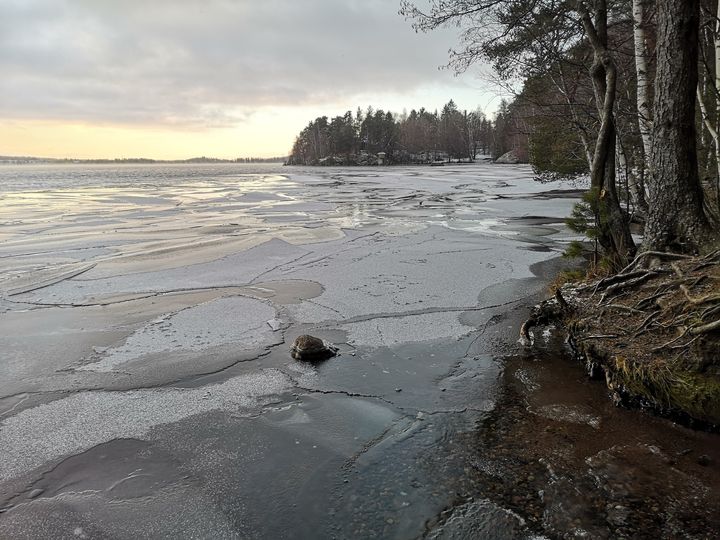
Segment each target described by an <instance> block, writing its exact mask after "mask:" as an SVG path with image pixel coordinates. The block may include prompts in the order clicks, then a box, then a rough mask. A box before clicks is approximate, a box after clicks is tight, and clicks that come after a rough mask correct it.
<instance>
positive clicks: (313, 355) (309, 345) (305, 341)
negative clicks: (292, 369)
mask: <svg viewBox="0 0 720 540" xmlns="http://www.w3.org/2000/svg"><path fill="white" fill-rule="evenodd" d="M337 352H338V348H337V347H335V346H334V345H332V344H331V343H328V342H327V341H325V340H323V339H320V338H317V337H315V336H309V335H307V334H303V335H302V336H298V337H297V338H295V341H294V342H293V344H292V347H290V355H291V356H292V357H293V358H295V359H296V360H305V361H308V362H313V361H318V360H325V359H327V358H330V357H333V356H335V355H336V354H337Z"/></svg>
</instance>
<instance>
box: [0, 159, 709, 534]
mask: <svg viewBox="0 0 720 540" xmlns="http://www.w3.org/2000/svg"><path fill="white" fill-rule="evenodd" d="M581 187H582V186H576V185H572V184H568V183H561V182H555V183H552V184H540V183H538V182H535V181H533V178H532V174H531V171H530V170H529V168H528V167H526V166H507V165H506V166H497V165H492V164H476V165H462V166H461V165H454V166H445V167H424V168H423V167H392V168H367V169H364V168H351V169H350V168H348V169H342V168H288V167H281V166H276V165H193V166H188V165H182V166H180V165H151V166H137V167H135V166H119V167H112V166H80V165H77V166H75V165H63V166H39V165H38V166H3V167H0V224H1V227H0V270H1V272H0V323H1V325H2V329H3V331H2V335H0V351H3V352H2V360H0V448H2V450H3V459H2V460H0V509H2V513H0V536H2V537H8V538H39V537H46V538H78V537H80V538H110V537H112V538H145V537H148V538H158V537H162V538H191V537H192V538H291V537H292V538H333V537H337V538H347V537H376V538H415V537H418V536H422V535H426V536H428V537H456V538H464V537H475V538H483V537H487V538H524V537H527V538H530V537H532V535H533V534H535V532H536V531H537V530H538V527H539V525H538V524H537V523H533V522H529V521H528V520H527V519H524V518H522V517H521V516H520V515H519V514H518V513H517V512H516V511H514V509H513V507H512V506H511V505H510V506H508V505H503V504H500V502H498V500H493V499H492V497H489V496H488V497H486V496H485V495H483V494H482V493H479V492H478V490H479V489H480V488H479V487H478V486H479V485H480V484H478V483H477V482H479V480H478V481H477V482H476V483H474V484H473V483H471V484H472V486H474V487H472V488H471V487H468V486H469V485H470V484H468V483H467V482H468V480H467V479H468V478H470V477H472V474H471V473H470V472H469V470H470V469H473V468H477V470H480V471H484V472H483V474H490V473H488V472H487V471H488V470H489V467H490V468H491V466H492V467H495V466H496V464H491V463H490V462H489V461H488V462H487V463H486V462H483V456H482V455H478V448H477V447H476V445H475V444H474V443H473V444H468V443H467V438H468V437H470V436H472V435H473V434H477V433H478V431H477V429H478V425H480V424H481V423H483V422H487V421H488V419H489V418H494V416H493V415H497V414H498V403H503V399H505V398H506V396H507V392H506V386H507V383H506V381H505V379H506V378H507V377H508V376H509V375H507V370H505V369H504V365H505V364H504V363H503V361H502V358H503V356H506V355H509V354H510V355H512V354H517V353H518V350H519V346H518V345H517V344H515V339H516V334H517V327H518V322H519V321H521V320H522V318H523V317H524V316H525V314H526V313H527V306H528V304H529V303H530V302H532V301H533V300H534V299H536V298H538V296H539V295H542V294H545V291H546V284H547V281H548V279H549V278H551V277H552V275H553V272H554V270H555V269H556V268H557V267H558V265H559V263H558V260H557V258H558V255H559V254H560V253H561V252H562V250H563V248H564V246H565V244H566V243H567V241H568V240H569V239H570V238H571V236H570V234H569V233H568V232H567V231H566V230H565V228H564V226H563V224H562V223H563V219H564V217H565V216H567V215H568V214H569V213H570V210H571V207H572V205H573V203H574V202H576V201H577V199H578V197H579V191H578V189H579V188H581ZM302 333H311V334H313V335H317V336H319V337H322V338H324V339H327V340H329V341H331V342H333V343H334V344H336V345H337V346H338V347H339V348H340V353H341V354H340V356H338V357H336V358H333V359H330V360H328V361H326V362H324V363H323V364H321V365H317V366H311V365H307V364H302V363H299V362H296V361H294V360H292V359H291V358H290V355H289V353H288V349H289V345H290V343H292V341H293V339H294V338H295V337H296V336H297V335H300V334H302ZM516 375H517V376H516ZM512 377H515V378H514V379H513V380H516V381H521V382H523V384H525V383H527V384H526V385H525V386H526V387H527V388H530V389H531V388H533V386H532V385H533V384H535V383H533V380H534V379H535V378H538V377H540V376H539V375H538V374H537V373H536V374H533V372H532V369H526V368H523V367H522V366H521V368H519V369H518V371H517V374H516V373H515V371H513V375H512ZM596 397H597V396H595V398H596ZM595 398H593V399H595ZM553 399H556V400H560V401H562V399H564V398H563V397H561V396H557V397H556V398H553ZM587 399H590V398H587ZM587 399H586V398H581V399H580V401H583V400H585V402H584V403H583V404H582V407H585V408H584V409H583V408H582V407H581V406H580V405H579V404H578V403H575V402H573V403H571V404H569V405H568V404H567V403H564V404H562V403H560V404H559V402H556V401H551V402H549V403H542V404H539V405H538V406H537V410H535V409H533V410H535V412H533V414H535V415H536V416H537V417H542V418H545V419H548V421H553V422H559V423H563V422H564V423H568V422H569V423H570V424H571V425H579V426H580V427H577V428H576V429H580V430H582V429H584V430H589V433H594V432H595V431H596V430H597V426H598V425H600V424H599V422H600V420H598V417H600V418H603V419H604V418H605V416H603V415H614V414H617V413H612V412H607V411H605V412H603V413H598V412H597V411H595V412H593V411H592V410H591V411H590V412H587V410H586V409H587ZM548 407H549V408H548ZM563 407H565V408H563ZM568 407H569V409H568ZM578 407H579V408H578ZM603 410H604V409H603ZM538 411H539V412H538ZM548 411H549V412H548ZM523 414H524V413H523ZM628 414H631V413H628ZM613 418H614V417H613ZM623 421H625V420H623ZM584 433H585V432H583V434H581V435H578V436H579V437H585V434H584ZM652 436H653V435H652V433H651V434H649V435H648V437H650V438H652ZM698 437H700V438H699V439H698V444H705V443H704V439H702V437H701V436H698ZM463 440H465V441H466V442H462V441H463ZM708 444H709V443H708ZM595 451H597V450H595ZM639 459H644V458H642V457H641V458H639ZM497 474H500V475H503V474H504V473H503V471H502V470H501V471H499V472H498V473H497ZM483 485H484V484H483ZM473 490H475V491H473ZM561 506H562V505H561ZM555 511H556V513H557V514H558V515H560V514H562V513H563V511H564V510H562V508H561V507H559V508H556V510H555ZM549 515H550V517H551V518H552V517H553V514H552V511H550V514H549ZM459 516H464V517H463V518H462V519H460V517H459ZM458 520H459V521H458ZM553 523H554V522H551V523H550V524H549V525H547V530H549V531H553V530H565V529H562V528H559V529H553V527H560V526H557V525H553ZM468 524H472V529H471V530H472V531H473V532H472V534H471V533H469V532H468V531H467V530H466V529H464V528H463V527H466V526H468ZM572 526H573V527H576V528H577V527H578V526H577V525H572ZM568 527H570V526H568ZM534 531H535V532H534ZM488 535H489V536H488ZM493 535H494V536H493Z"/></svg>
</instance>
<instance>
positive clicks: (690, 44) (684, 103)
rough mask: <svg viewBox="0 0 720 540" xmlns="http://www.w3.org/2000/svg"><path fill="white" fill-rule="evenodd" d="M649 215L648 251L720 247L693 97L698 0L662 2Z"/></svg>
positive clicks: (696, 60) (646, 229) (694, 88)
mask: <svg viewBox="0 0 720 540" xmlns="http://www.w3.org/2000/svg"><path fill="white" fill-rule="evenodd" d="M657 6H658V17H657V18H658V28H657V74H656V76H655V104H654V108H653V118H654V121H653V148H652V152H651V161H650V164H651V175H652V181H651V183H650V185H649V188H650V213H649V214H648V220H647V224H646V226H645V242H644V245H643V249H644V250H652V251H666V250H673V251H678V252H683V253H693V252H697V251H701V250H702V249H703V248H705V247H710V246H712V245H714V244H716V243H717V242H718V231H717V229H716V228H713V227H711V225H710V223H709V221H708V219H707V217H706V215H705V212H704V209H703V191H702V186H701V184H700V177H699V175H698V162H697V145H696V139H695V138H696V135H697V134H696V131H695V98H696V91H697V83H698V66H697V62H698V30H699V28H698V26H699V11H700V2H699V0H683V1H681V2H678V1H677V0H658V2H657Z"/></svg>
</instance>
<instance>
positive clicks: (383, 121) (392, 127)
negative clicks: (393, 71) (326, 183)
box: [288, 100, 526, 165]
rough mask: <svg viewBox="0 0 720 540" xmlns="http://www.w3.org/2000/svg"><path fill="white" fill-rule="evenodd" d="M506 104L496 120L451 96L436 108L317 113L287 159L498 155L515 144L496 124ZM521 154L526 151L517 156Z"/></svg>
mask: <svg viewBox="0 0 720 540" xmlns="http://www.w3.org/2000/svg"><path fill="white" fill-rule="evenodd" d="M508 107H509V106H508V104H507V103H506V102H503V104H502V105H501V109H502V110H505V111H506V114H505V115H504V116H503V114H502V113H501V114H498V115H497V116H496V118H495V120H494V121H493V120H490V119H488V118H487V117H486V116H485V114H484V113H483V112H482V110H480V109H477V110H475V111H470V112H468V111H461V110H459V109H458V107H457V105H456V104H455V102H454V101H453V100H450V101H449V102H448V103H447V104H446V105H445V106H443V108H442V110H441V111H440V112H438V111H428V110H426V109H425V108H421V109H419V110H415V109H413V110H411V111H410V112H409V113H407V112H403V113H401V114H396V113H392V112H389V111H383V110H382V109H373V108H372V107H369V108H368V109H367V110H366V111H363V110H361V109H358V110H357V112H356V113H355V115H353V114H352V112H351V111H348V112H346V113H345V114H344V115H342V116H336V117H334V118H328V117H327V116H321V117H319V118H316V119H315V120H313V121H311V122H310V123H309V124H308V125H307V126H306V127H305V128H304V129H303V130H302V131H301V132H300V134H299V135H298V136H297V137H296V139H295V143H294V144H293V147H292V150H291V152H290V156H289V158H288V164H291V165H321V164H346V165H349V164H362V163H363V162H365V163H370V162H371V161H372V162H376V156H377V154H378V153H381V152H382V153H384V154H385V157H386V159H387V161H388V162H390V163H430V162H433V161H437V160H451V159H455V160H466V161H472V160H474V159H475V156H477V155H479V154H490V155H492V156H493V157H498V156H500V155H502V154H504V153H505V152H507V151H509V150H510V149H511V148H512V147H513V146H517V144H514V142H513V140H512V137H511V136H510V135H507V136H506V135H505V134H504V133H505V132H504V131H503V130H502V129H499V128H500V127H501V126H502V125H504V124H503V122H509V121H512V119H511V118H509V116H508V114H507V111H508ZM519 157H520V159H523V158H524V157H526V156H523V155H521V156H519Z"/></svg>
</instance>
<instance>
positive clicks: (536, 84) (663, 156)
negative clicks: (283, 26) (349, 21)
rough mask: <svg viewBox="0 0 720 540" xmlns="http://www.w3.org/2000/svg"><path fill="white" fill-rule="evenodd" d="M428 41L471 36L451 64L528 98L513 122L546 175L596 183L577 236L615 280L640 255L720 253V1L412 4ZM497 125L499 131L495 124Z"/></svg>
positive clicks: (445, 0) (412, 16)
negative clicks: (448, 32)
mask: <svg viewBox="0 0 720 540" xmlns="http://www.w3.org/2000/svg"><path fill="white" fill-rule="evenodd" d="M400 13H401V15H404V16H405V17H406V18H408V19H409V20H411V21H412V24H413V26H414V27H415V28H416V29H417V30H420V31H431V30H434V29H436V28H439V27H442V26H447V25H455V26H457V27H458V28H460V29H461V34H460V40H459V43H458V47H457V48H456V49H455V50H454V51H452V52H451V57H450V65H451V66H452V67H454V68H455V69H456V70H457V71H458V72H461V71H464V70H466V69H468V68H469V67H470V66H472V65H473V64H475V63H476V62H479V61H483V62H489V63H491V64H492V66H493V68H494V71H495V73H496V75H497V79H498V81H499V82H500V83H501V84H506V85H508V86H510V87H517V86H520V87H521V90H520V91H519V93H518V95H517V97H516V98H515V99H514V101H513V102H512V103H509V104H506V107H505V110H504V111H502V112H503V114H504V115H505V118H506V120H507V121H508V122H509V125H512V126H514V129H515V130H516V131H518V130H519V131H524V133H525V134H526V135H527V137H526V138H522V137H520V138H517V139H516V141H517V142H518V143H520V144H526V145H527V146H526V150H527V153H528V156H529V160H530V162H531V163H532V164H533V166H534V168H535V169H536V170H537V171H538V173H540V174H550V175H558V174H559V175H567V174H583V173H586V174H588V175H589V176H590V181H591V189H590V191H589V193H588V194H587V196H586V197H585V203H584V206H581V207H580V208H578V209H577V211H576V212H575V215H574V217H573V219H574V222H575V224H576V225H577V226H578V227H579V228H581V229H583V230H585V231H586V232H588V234H591V235H592V236H593V237H594V238H596V240H597V242H598V243H599V245H600V246H601V248H602V250H603V252H604V254H605V260H606V261H608V262H609V264H610V265H612V266H613V267H615V268H616V269H619V268H622V267H623V266H624V265H625V264H626V263H627V262H628V260H629V259H630V258H632V257H633V256H634V255H635V254H636V252H637V250H638V246H636V244H635V240H634V238H633V236H632V235H631V232H630V224H631V222H633V221H634V222H637V223H638V224H639V225H640V226H641V227H642V229H643V232H644V237H643V238H644V240H643V244H642V245H641V246H640V248H641V249H642V250H644V251H675V252H681V253H694V252H698V251H707V250H711V249H714V248H716V247H717V246H718V244H719V243H720V232H719V230H720V227H718V221H719V219H720V161H719V159H718V158H719V157H720V135H719V134H720V3H719V2H718V0H682V1H680V0H430V1H429V6H423V7H422V8H419V7H418V6H416V5H415V4H414V2H412V1H410V0H403V1H402V3H401V9H400ZM496 122H497V121H496Z"/></svg>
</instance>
